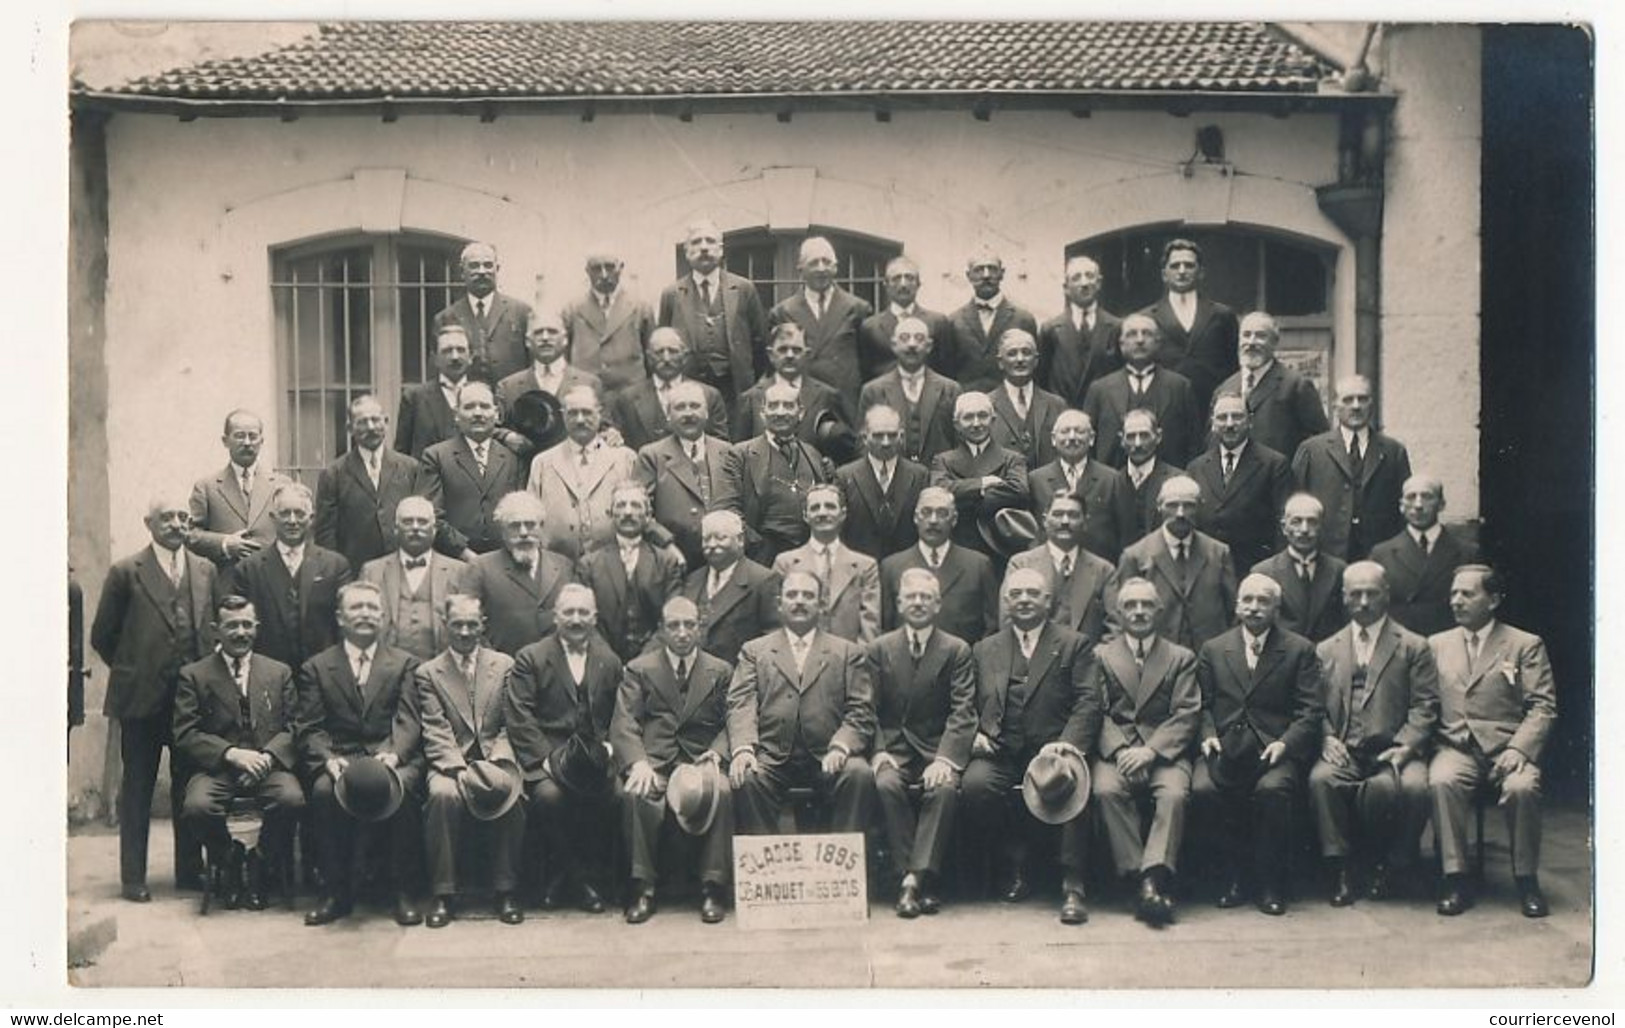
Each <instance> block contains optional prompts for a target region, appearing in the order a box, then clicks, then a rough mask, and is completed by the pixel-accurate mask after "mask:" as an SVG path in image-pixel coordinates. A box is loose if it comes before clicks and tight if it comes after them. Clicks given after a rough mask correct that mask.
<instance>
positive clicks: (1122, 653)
mask: <svg viewBox="0 0 1625 1028" xmlns="http://www.w3.org/2000/svg"><path fill="white" fill-rule="evenodd" d="M1129 646H1130V644H1129V639H1128V636H1127V635H1123V636H1119V637H1118V638H1116V639H1113V640H1112V641H1111V642H1110V643H1109V644H1107V645H1106V646H1103V647H1101V650H1100V659H1101V661H1102V662H1103V663H1104V664H1105V665H1106V669H1107V670H1108V671H1109V672H1111V676H1112V678H1114V679H1116V680H1117V682H1118V683H1119V684H1121V685H1122V687H1123V692H1124V693H1126V694H1127V695H1128V698H1129V700H1130V701H1131V702H1132V703H1133V704H1134V709H1135V710H1136V711H1138V710H1139V708H1140V704H1142V703H1144V702H1145V697H1144V695H1142V693H1143V691H1144V687H1145V686H1144V683H1145V682H1146V681H1147V680H1149V678H1150V676H1149V675H1147V674H1146V673H1145V672H1143V671H1141V670H1140V669H1139V668H1138V667H1136V666H1135V664H1134V651H1133V650H1132V649H1130V648H1129ZM1155 652H1156V648H1155V646H1153V647H1152V653H1155ZM1150 669H1151V660H1150V657H1149V656H1148V657H1147V658H1146V671H1149V670H1150ZM1100 700H1101V703H1102V705H1103V706H1105V707H1106V708H1107V709H1108V710H1109V709H1110V708H1111V705H1112V704H1111V697H1110V696H1109V695H1107V696H1102V697H1100Z"/></svg>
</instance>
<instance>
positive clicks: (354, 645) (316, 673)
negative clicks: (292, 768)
mask: <svg viewBox="0 0 1625 1028" xmlns="http://www.w3.org/2000/svg"><path fill="white" fill-rule="evenodd" d="M338 608H339V609H338V623H339V629H340V632H341V635H342V640H341V641H340V642H338V643H336V644H334V645H332V646H329V647H327V648H326V649H324V650H322V651H321V652H320V653H317V654H316V655H315V656H314V657H311V658H310V659H309V660H307V661H305V662H304V664H303V665H301V667H300V669H299V678H298V689H299V715H298V721H297V724H296V725H295V728H294V738H295V739H296V740H297V742H298V746H299V754H300V758H301V760H302V763H303V770H304V773H305V776H306V778H307V779H309V780H310V781H312V782H313V784H312V786H311V789H310V807H311V810H312V811H313V812H314V814H315V824H316V830H317V833H318V836H319V842H320V847H319V848H320V850H321V857H322V872H323V883H324V892H323V896H322V900H321V902H320V903H319V904H318V905H317V906H316V909H314V910H312V911H310V912H309V913H307V914H306V915H305V924H307V925H312V926H317V925H324V924H330V923H332V922H333V921H337V920H339V919H340V918H344V917H348V916H349V914H350V910H351V908H352V907H353V905H354V899H355V897H354V883H353V882H352V881H351V877H350V873H351V870H352V868H353V866H354V863H355V861H354V849H355V845H356V835H357V830H358V829H359V828H360V827H361V826H360V823H359V822H358V821H357V820H356V819H355V818H354V817H353V816H352V815H351V814H350V813H349V812H348V811H346V810H345V809H344V807H343V806H342V805H341V804H340V803H339V799H338V794H337V786H338V783H339V781H340V780H341V779H342V778H343V777H344V775H345V774H347V773H348V771H349V769H350V765H351V763H352V762H353V761H359V760H361V759H362V758H366V757H372V758H375V759H377V760H378V762H379V763H381V764H383V765H384V766H385V767H387V768H389V769H390V770H391V771H393V773H394V775H395V777H396V778H398V779H399V781H400V784H401V792H402V799H401V802H400V806H399V807H398V808H397V809H396V810H395V812H394V813H393V814H392V815H391V816H390V817H389V818H388V819H387V821H388V824H387V826H385V831H387V833H388V839H389V869H390V884H391V885H392V886H393V887H394V890H395V923H396V924H399V925H402V926H409V925H415V924H421V923H422V921H423V915H422V914H420V913H419V912H418V910H417V907H416V906H414V905H413V902H412V895H411V890H412V887H413V877H414V875H415V873H416V872H417V869H418V855H419V853H420V851H421V849H422V846H423V835H422V832H421V829H420V825H419V815H420V811H419V809H418V805H419V803H420V802H421V799H420V797H421V791H422V790H421V786H422V784H423V752H422V749H421V746H420V743H421V741H422V740H421V720H420V719H419V717H418V695H417V688H416V686H415V685H414V683H413V680H412V672H413V671H414V670H415V669H416V668H417V664H418V662H417V659H416V658H415V657H413V656H412V655H411V654H410V653H407V652H406V651H405V650H397V649H395V648H394V647H392V646H385V645H383V644H382V643H380V642H379V641H378V630H379V628H380V627H381V626H382V624H383V614H384V603H383V598H382V597H381V596H380V595H379V593H378V587H377V586H375V585H373V584H371V583H370V582H351V583H349V584H348V585H346V586H345V587H344V588H343V589H342V590H340V593H339V602H338Z"/></svg>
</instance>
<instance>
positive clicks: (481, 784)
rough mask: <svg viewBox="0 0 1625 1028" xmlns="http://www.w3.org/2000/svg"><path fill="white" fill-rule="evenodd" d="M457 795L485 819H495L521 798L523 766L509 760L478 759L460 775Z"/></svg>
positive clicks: (467, 806)
mask: <svg viewBox="0 0 1625 1028" xmlns="http://www.w3.org/2000/svg"><path fill="white" fill-rule="evenodd" d="M457 795H459V796H461V797H462V798H463V806H464V807H465V808H467V810H468V812H469V813H470V814H472V815H474V817H476V818H478V819H479V820H481V821H495V820H496V819H497V818H499V817H501V816H502V815H503V814H506V813H507V812H508V811H510V810H512V809H513V805H514V804H515V803H517V802H519V769H518V768H517V767H515V766H514V765H513V764H511V763H509V762H508V761H496V760H476V761H474V762H473V763H472V764H470V765H468V766H467V767H466V768H464V769H463V771H462V773H461V774H459V775H458V776H457Z"/></svg>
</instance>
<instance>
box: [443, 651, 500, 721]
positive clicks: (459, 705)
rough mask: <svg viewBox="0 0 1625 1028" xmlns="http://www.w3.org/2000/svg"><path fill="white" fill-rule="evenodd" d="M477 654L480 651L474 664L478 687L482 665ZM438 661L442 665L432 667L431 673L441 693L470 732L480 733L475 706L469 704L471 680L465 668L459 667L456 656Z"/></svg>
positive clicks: (475, 679)
mask: <svg viewBox="0 0 1625 1028" xmlns="http://www.w3.org/2000/svg"><path fill="white" fill-rule="evenodd" d="M446 652H447V653H450V652H451V651H450V650H447V651H446ZM477 654H478V651H476V656H475V658H474V659H475V662H476V663H475V665H474V681H475V684H476V687H477V683H478V682H479V679H480V665H479V657H478V655H477ZM438 663H439V664H440V666H439V667H431V668H430V672H429V673H430V674H432V675H434V677H435V679H436V680H437V682H438V683H439V685H440V692H441V694H442V695H444V696H445V697H446V698H447V700H449V701H450V703H451V709H452V710H453V711H454V712H455V713H456V714H457V716H458V717H459V718H461V719H462V722H463V725H464V726H465V727H467V728H468V730H469V733H470V734H473V735H478V734H479V726H478V724H477V722H476V721H475V712H474V708H473V707H471V706H470V705H469V696H468V686H469V681H468V679H466V678H464V677H463V669H462V668H460V667H458V664H457V660H456V659H455V658H454V657H453V658H448V659H447V660H445V661H442V662H438ZM487 663H489V662H487Z"/></svg>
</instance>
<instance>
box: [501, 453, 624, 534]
mask: <svg viewBox="0 0 1625 1028" xmlns="http://www.w3.org/2000/svg"><path fill="white" fill-rule="evenodd" d="M575 453H576V449H575V444H574V443H572V442H563V443H560V444H558V445H557V446H554V447H553V448H551V449H549V450H546V451H544V452H542V453H539V454H537V455H536V458H535V459H534V460H532V461H531V462H530V484H529V486H528V488H529V489H530V491H531V492H533V493H535V494H536V495H537V496H539V497H541V500H542V506H543V507H545V508H546V510H547V515H546V521H545V522H544V523H543V525H542V545H543V546H545V547H547V548H548V549H550V550H552V551H554V552H555V553H558V554H561V555H563V556H564V557H566V558H568V559H569V560H579V559H580V558H581V556H582V555H583V554H585V553H589V552H591V551H593V550H595V549H597V548H598V547H600V546H606V545H609V544H611V543H613V542H614V541H615V526H614V524H613V523H612V522H611V521H610V519H609V508H610V501H611V499H612V498H613V497H614V495H615V490H616V489H618V488H620V487H621V486H622V485H625V484H626V483H628V482H630V481H632V465H633V463H634V462H636V460H637V454H635V453H633V452H632V451H631V450H628V449H627V448H626V447H624V446H602V445H594V446H591V447H589V448H588V450H587V458H588V462H587V464H586V466H585V467H583V466H582V465H581V463H580V462H579V461H578V460H577V459H576V456H575Z"/></svg>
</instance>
